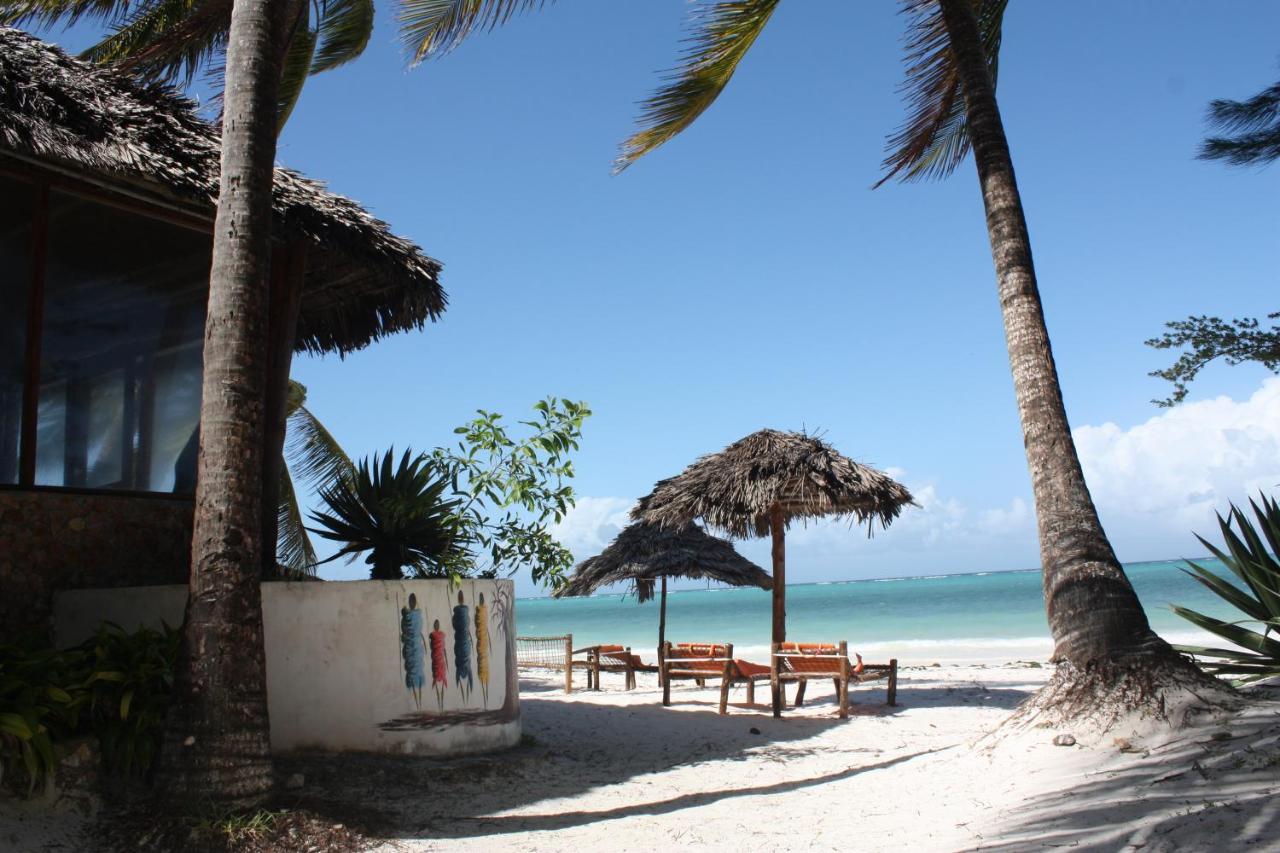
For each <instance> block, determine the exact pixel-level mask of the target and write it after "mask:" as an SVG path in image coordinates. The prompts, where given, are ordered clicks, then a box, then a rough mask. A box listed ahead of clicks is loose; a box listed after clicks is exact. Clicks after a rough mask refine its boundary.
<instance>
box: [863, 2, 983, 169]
mask: <svg viewBox="0 0 1280 853" xmlns="http://www.w3.org/2000/svg"><path fill="white" fill-rule="evenodd" d="M903 6H904V11H905V13H906V15H907V18H908V35H907V45H906V63H907V79H906V82H905V83H904V84H903V86H902V90H903V92H904V94H905V95H906V98H907V102H908V105H909V115H908V117H907V121H906V123H904V124H903V125H902V127H901V128H899V129H898V130H897V131H896V132H895V133H894V134H893V135H891V136H890V137H889V139H888V143H887V145H888V149H889V153H888V156H886V157H885V160H884V168H885V170H886V173H885V176H884V177H883V178H881V179H880V180H879V182H877V183H876V186H880V185H882V184H884V183H885V182H886V181H888V180H889V179H891V178H895V177H896V178H897V179H898V180H901V181H914V180H919V179H922V178H944V177H946V176H947V175H949V174H951V172H952V171H954V170H955V168H956V167H957V166H959V165H960V163H961V162H963V160H964V158H965V155H967V154H968V153H969V130H968V123H967V120H966V118H965V106H964V98H963V97H962V96H961V92H960V75H959V73H958V71H957V69H956V65H955V60H954V58H953V56H952V53H951V42H950V39H949V38H948V36H947V28H946V25H945V24H944V23H943V20H942V10H941V7H940V6H939V5H938V3H937V0H904V3H903ZM974 6H975V7H976V8H975V12H976V14H977V18H978V29H979V32H980V34H981V37H982V47H983V52H984V53H985V54H986V56H987V63H988V66H989V68H990V70H991V84H992V86H993V87H994V86H995V82H996V75H997V71H998V66H999V60H1000V40H1001V37H1002V34H1003V25H1004V12H1005V8H1006V6H1008V0H974Z"/></svg>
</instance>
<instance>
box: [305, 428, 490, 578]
mask: <svg viewBox="0 0 1280 853" xmlns="http://www.w3.org/2000/svg"><path fill="white" fill-rule="evenodd" d="M394 453H395V451H394V450H388V451H387V452H386V453H384V454H383V455H382V457H381V460H379V458H378V457H377V456H376V455H375V456H374V457H373V458H372V460H370V459H364V460H362V461H361V462H360V464H359V465H358V466H356V469H355V473H354V475H353V476H352V477H351V478H350V479H340V480H338V481H337V482H336V483H334V484H333V485H331V486H329V487H328V488H325V489H322V490H321V492H320V497H321V499H322V500H323V501H324V503H325V505H326V506H327V508H328V509H329V512H327V513H324V512H313V513H312V514H311V518H312V520H314V521H316V522H317V523H319V524H320V525H322V527H320V528H315V527H310V528H307V529H308V530H310V531H311V532H313V533H315V534H317V535H319V536H323V537H324V538H326V539H331V540H333V541H336V542H341V543H342V547H341V548H340V549H339V550H338V553H336V554H334V555H333V556H332V557H330V558H329V559H328V560H323V561H322V562H326V563H327V562H329V560H335V559H337V558H338V557H343V556H347V557H351V558H354V557H355V556H356V555H357V554H362V553H364V552H366V551H367V552H368V556H367V557H366V558H365V562H366V563H368V564H369V566H371V567H372V568H371V570H370V575H369V576H370V577H371V578H373V579H374V580H399V579H400V578H402V577H404V570H405V569H406V568H407V569H409V570H410V572H411V573H412V574H413V575H414V576H418V577H447V576H449V574H450V573H451V572H452V571H454V570H455V568H454V567H455V565H456V562H457V560H458V559H459V558H461V557H462V555H463V554H464V553H465V549H466V547H467V544H468V541H469V540H468V535H467V531H466V530H464V529H461V527H460V525H459V524H458V520H457V519H458V515H457V512H458V510H459V507H460V505H461V504H462V501H461V500H458V499H455V498H451V497H450V496H449V494H448V491H449V487H450V484H451V479H450V474H449V472H448V470H446V469H445V468H444V467H443V466H441V465H439V464H437V463H436V462H435V461H434V460H432V459H430V458H428V457H427V456H425V455H423V454H419V455H417V456H414V455H413V453H412V451H409V450H406V451H405V452H404V455H403V456H401V457H400V462H399V464H397V465H395V466H394V467H393V465H392V456H393V455H394Z"/></svg>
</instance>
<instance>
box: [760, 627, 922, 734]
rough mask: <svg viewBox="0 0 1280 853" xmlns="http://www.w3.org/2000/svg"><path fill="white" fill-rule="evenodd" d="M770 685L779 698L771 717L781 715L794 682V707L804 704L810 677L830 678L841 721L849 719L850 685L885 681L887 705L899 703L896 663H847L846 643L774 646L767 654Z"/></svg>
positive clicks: (891, 661) (775, 644) (779, 644)
mask: <svg viewBox="0 0 1280 853" xmlns="http://www.w3.org/2000/svg"><path fill="white" fill-rule="evenodd" d="M770 669H771V682H772V686H773V690H774V692H775V693H776V694H777V695H778V699H779V701H778V703H777V704H775V705H774V716H775V717H777V716H781V715H782V710H781V709H782V707H783V706H784V705H786V703H787V700H786V685H787V682H789V681H794V682H796V683H797V684H796V701H795V706H796V707H797V708H799V707H801V706H803V705H804V692H805V687H806V686H808V683H809V679H811V678H814V679H816V678H830V679H831V681H832V683H833V684H834V685H835V688H836V700H837V702H838V703H839V705H840V718H841V719H848V717H849V685H850V684H855V685H856V684H863V683H867V682H871V681H880V680H882V679H888V684H887V685H886V693H887V699H886V701H885V704H886V705H896V704H898V661H897V659H896V658H894V659H892V660H890V661H889V662H888V663H887V664H878V663H871V664H866V663H862V661H861V659H859V661H858V664H856V665H855V664H852V663H850V662H849V648H848V643H846V642H845V641H844V640H841V641H840V643H839V644H831V643H774V644H773V651H772V654H771V655H770Z"/></svg>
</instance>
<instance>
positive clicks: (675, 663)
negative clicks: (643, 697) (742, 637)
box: [662, 643, 771, 714]
mask: <svg viewBox="0 0 1280 853" xmlns="http://www.w3.org/2000/svg"><path fill="white" fill-rule="evenodd" d="M662 669H663V672H662V704H663V705H670V704H671V682H672V680H673V679H675V680H680V679H691V680H693V681H695V682H697V683H698V685H699V686H705V685H706V683H707V679H709V678H718V679H720V713H721V714H724V713H727V712H728V709H729V688H730V687H732V686H733V685H735V684H745V685H747V701H748V702H751V703H754V702H755V700H756V682H757V681H766V680H768V679H769V678H770V677H771V673H770V670H769V667H767V666H763V665H761V664H758V663H751V662H750V661H745V660H741V659H736V658H734V656H733V643H724V644H718V643H667V645H666V649H665V651H664V653H663V655H662Z"/></svg>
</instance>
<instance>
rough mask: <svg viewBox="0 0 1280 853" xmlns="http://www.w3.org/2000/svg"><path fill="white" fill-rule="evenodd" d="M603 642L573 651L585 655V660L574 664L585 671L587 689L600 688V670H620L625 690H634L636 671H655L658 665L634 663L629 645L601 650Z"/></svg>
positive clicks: (575, 653)
mask: <svg viewBox="0 0 1280 853" xmlns="http://www.w3.org/2000/svg"><path fill="white" fill-rule="evenodd" d="M603 648H604V644H597V645H594V646H586V647H584V648H581V649H577V650H575V651H574V652H573V654H574V655H586V660H585V661H579V662H575V664H574V665H575V666H577V665H579V664H581V665H582V667H583V668H584V669H586V671H587V689H588V690H599V689H600V673H602V672H621V673H623V674H624V675H625V676H626V680H625V684H626V689H627V690H634V689H635V687H636V673H637V672H657V671H658V667H656V666H653V665H651V664H645V663H641V664H640V665H639V666H637V665H636V663H635V659H634V657H633V655H632V653H631V647H630V646H623V647H622V648H620V649H616V650H612V651H607V652H606V651H602V650H603Z"/></svg>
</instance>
